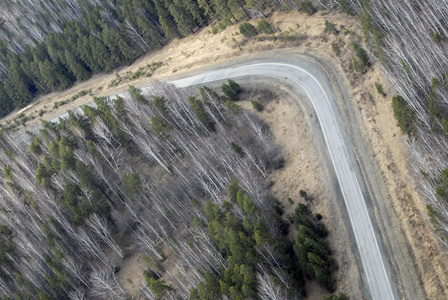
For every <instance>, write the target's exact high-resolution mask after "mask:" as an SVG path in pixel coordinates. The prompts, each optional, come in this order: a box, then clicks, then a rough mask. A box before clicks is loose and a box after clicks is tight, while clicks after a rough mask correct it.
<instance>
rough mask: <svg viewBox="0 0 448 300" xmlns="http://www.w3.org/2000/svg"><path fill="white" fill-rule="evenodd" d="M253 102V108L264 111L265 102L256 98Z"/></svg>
mask: <svg viewBox="0 0 448 300" xmlns="http://www.w3.org/2000/svg"><path fill="white" fill-rule="evenodd" d="M251 103H252V106H253V108H254V109H256V110H257V111H263V109H264V107H263V104H261V103H260V102H258V101H256V100H252V101H251Z"/></svg>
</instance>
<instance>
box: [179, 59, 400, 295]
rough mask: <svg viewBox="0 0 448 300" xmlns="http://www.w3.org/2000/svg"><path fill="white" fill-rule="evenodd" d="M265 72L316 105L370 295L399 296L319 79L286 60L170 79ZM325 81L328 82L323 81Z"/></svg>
mask: <svg viewBox="0 0 448 300" xmlns="http://www.w3.org/2000/svg"><path fill="white" fill-rule="evenodd" d="M246 76H264V77H273V78H281V79H283V80H285V79H286V80H289V81H291V82H292V83H294V84H297V85H300V86H301V87H302V88H303V89H304V90H305V92H306V93H307V95H308V98H309V100H310V101H311V102H312V105H313V107H314V109H315V112H316V114H317V117H318V119H319V123H320V125H321V129H322V132H323V135H324V139H325V142H326V145H327V147H328V151H329V153H330V158H331V162H332V164H333V167H334V170H335V173H336V176H337V180H338V183H339V185H340V189H341V191H342V194H343V198H344V201H345V204H346V208H347V211H348V215H349V217H350V223H351V227H352V230H353V233H354V236H355V239H356V244H357V247H358V252H359V256H360V259H361V261H362V267H363V269H364V270H363V271H364V274H365V277H366V282H367V284H368V286H369V287H368V288H369V290H370V294H371V297H372V299H379V300H387V299H399V297H398V296H397V291H396V287H395V284H394V282H393V281H392V280H391V276H390V271H386V270H390V268H389V267H386V262H387V260H386V259H385V258H384V254H383V253H382V252H381V251H380V248H381V247H379V244H378V243H379V242H381V241H380V240H379V239H378V238H377V234H376V233H375V230H374V227H373V226H372V218H371V217H370V215H369V212H368V210H367V206H366V202H365V198H364V195H363V192H362V188H361V185H360V182H361V183H362V180H363V178H362V176H361V175H360V174H358V173H357V172H356V170H357V168H356V167H355V166H354V165H353V162H354V161H356V160H355V159H354V153H353V150H352V149H351V148H350V147H349V146H347V145H350V144H351V143H349V142H348V141H347V139H348V135H347V134H345V128H343V125H341V124H342V122H338V121H337V120H338V119H339V120H340V119H341V116H340V114H339V111H338V110H337V109H335V108H334V107H335V103H336V100H335V98H334V95H332V94H331V93H326V92H325V89H324V88H323V87H322V85H321V83H320V82H319V81H318V80H317V79H316V78H315V77H314V76H312V75H311V74H310V73H308V72H307V71H305V70H303V69H301V68H300V67H297V66H294V65H292V64H287V63H269V62H266V63H253V64H249V65H242V66H237V67H230V68H223V69H219V70H214V71H209V72H205V73H202V74H200V75H196V76H191V77H187V78H182V79H176V80H172V81H170V82H171V83H173V84H175V85H176V86H178V87H188V86H193V85H202V84H206V83H211V82H214V81H219V80H226V79H228V78H235V77H246ZM326 84H328V83H326Z"/></svg>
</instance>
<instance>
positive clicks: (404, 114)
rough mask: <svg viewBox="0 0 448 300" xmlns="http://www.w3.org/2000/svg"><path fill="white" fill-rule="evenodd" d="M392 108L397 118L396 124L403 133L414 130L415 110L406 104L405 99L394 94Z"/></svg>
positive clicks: (409, 132)
mask: <svg viewBox="0 0 448 300" xmlns="http://www.w3.org/2000/svg"><path fill="white" fill-rule="evenodd" d="M392 109H393V111H394V117H395V119H396V120H397V126H398V127H399V128H400V129H401V132H402V133H403V134H411V133H412V132H413V131H414V124H413V123H412V121H413V119H414V115H415V112H414V111H413V110H412V108H411V107H410V106H409V105H408V103H407V102H406V100H404V98H403V97H401V96H399V95H398V96H395V97H393V98H392Z"/></svg>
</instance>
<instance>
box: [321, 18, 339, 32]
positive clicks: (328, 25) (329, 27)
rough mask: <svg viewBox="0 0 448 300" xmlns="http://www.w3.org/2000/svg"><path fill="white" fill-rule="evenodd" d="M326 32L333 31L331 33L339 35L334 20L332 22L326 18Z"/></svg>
mask: <svg viewBox="0 0 448 300" xmlns="http://www.w3.org/2000/svg"><path fill="white" fill-rule="evenodd" d="M324 32H326V33H331V34H334V35H338V34H339V31H338V30H337V29H336V24H335V23H332V22H330V21H328V20H325V29H324Z"/></svg>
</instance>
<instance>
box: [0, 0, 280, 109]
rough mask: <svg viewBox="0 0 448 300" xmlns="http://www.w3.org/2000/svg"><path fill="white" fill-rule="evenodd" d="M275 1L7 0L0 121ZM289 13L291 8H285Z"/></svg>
mask: <svg viewBox="0 0 448 300" xmlns="http://www.w3.org/2000/svg"><path fill="white" fill-rule="evenodd" d="M274 3H275V4H276V5H277V6H279V7H281V6H283V5H284V4H281V3H280V2H279V3H277V2H275V1H272V2H271V1H243V0H230V1H221V0H213V1H208V0H199V1H195V0H176V1H168V0H129V1H128V0H111V1H105V0H101V1H89V0H85V1H81V0H79V1H69V0H58V1H37V0H29V1H20V3H16V1H9V0H8V1H2V3H0V11H3V12H7V13H6V14H3V15H2V14H0V117H1V116H5V115H6V114H8V113H9V112H10V111H12V110H13V109H14V108H20V107H23V106H25V105H26V104H27V103H29V102H30V101H31V99H33V97H34V96H36V95H37V94H38V93H49V92H51V91H55V90H61V89H66V88H68V87H70V86H71V85H73V83H74V82H75V81H76V80H80V81H82V80H86V79H88V78H90V77H91V76H92V75H94V74H97V73H100V72H109V71H112V70H113V69H115V68H117V67H120V66H123V65H127V64H130V63H131V62H133V61H134V60H135V59H136V58H138V57H140V56H142V55H143V54H145V53H148V52H151V51H154V50H156V49H159V48H161V47H162V46H163V45H164V44H166V43H167V42H168V41H169V40H170V39H173V38H181V37H185V36H187V35H190V34H192V33H194V31H195V30H198V29H199V28H200V27H202V26H204V25H206V24H208V23H209V22H210V21H211V20H213V19H219V20H220V21H222V24H223V26H225V24H231V23H232V22H236V21H240V20H242V19H246V18H249V17H254V16H260V15H262V11H263V9H265V8H266V7H268V6H270V5H273V4H274ZM285 8H287V6H285Z"/></svg>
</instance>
